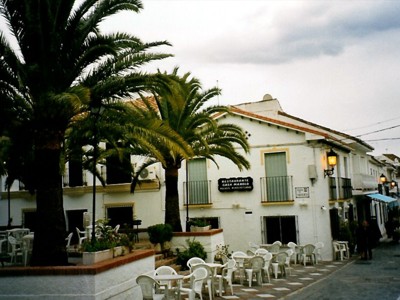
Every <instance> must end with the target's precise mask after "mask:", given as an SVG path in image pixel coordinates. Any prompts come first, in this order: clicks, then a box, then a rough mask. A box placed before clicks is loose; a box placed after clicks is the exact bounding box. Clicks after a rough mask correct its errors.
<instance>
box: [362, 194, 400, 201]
mask: <svg viewBox="0 0 400 300" xmlns="http://www.w3.org/2000/svg"><path fill="white" fill-rule="evenodd" d="M367 196H368V197H370V198H373V199H377V200H381V201H384V202H387V203H390V202H392V201H396V200H397V199H395V198H392V197H388V196H385V195H382V194H368V195H367Z"/></svg>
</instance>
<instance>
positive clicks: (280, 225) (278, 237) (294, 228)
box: [263, 216, 299, 244]
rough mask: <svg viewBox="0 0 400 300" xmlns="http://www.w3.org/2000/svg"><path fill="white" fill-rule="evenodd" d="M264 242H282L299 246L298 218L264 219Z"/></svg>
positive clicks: (278, 217) (277, 217)
mask: <svg viewBox="0 0 400 300" xmlns="http://www.w3.org/2000/svg"><path fill="white" fill-rule="evenodd" d="M263 223H264V241H266V242H267V244H272V243H273V242H275V241H281V242H282V243H283V244H287V243H289V242H294V243H296V244H299V240H298V224H297V216H271V217H263Z"/></svg>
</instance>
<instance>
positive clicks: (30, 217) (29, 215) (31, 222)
mask: <svg viewBox="0 0 400 300" xmlns="http://www.w3.org/2000/svg"><path fill="white" fill-rule="evenodd" d="M36 216H37V213H36V209H24V210H23V211H22V217H23V227H25V228H29V229H30V231H31V232H35V229H36V223H37V217H36Z"/></svg>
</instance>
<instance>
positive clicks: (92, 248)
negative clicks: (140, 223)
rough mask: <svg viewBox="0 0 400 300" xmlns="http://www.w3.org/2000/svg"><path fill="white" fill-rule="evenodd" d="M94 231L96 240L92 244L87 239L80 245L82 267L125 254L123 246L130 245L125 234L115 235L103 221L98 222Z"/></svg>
mask: <svg viewBox="0 0 400 300" xmlns="http://www.w3.org/2000/svg"><path fill="white" fill-rule="evenodd" d="M95 230H96V240H95V241H94V242H92V241H91V240H88V239H87V240H85V241H84V242H83V243H82V248H81V250H82V252H83V253H82V261H83V264H84V265H89V264H93V263H96V262H99V261H102V260H106V259H111V258H113V257H116V256H120V255H123V254H125V252H126V248H125V249H124V246H128V247H129V245H130V241H129V238H128V236H127V235H126V234H121V233H116V232H115V230H114V229H113V228H112V227H111V226H109V225H107V221H105V220H100V221H98V222H97V224H96V228H95ZM128 249H129V248H128ZM128 251H130V250H128Z"/></svg>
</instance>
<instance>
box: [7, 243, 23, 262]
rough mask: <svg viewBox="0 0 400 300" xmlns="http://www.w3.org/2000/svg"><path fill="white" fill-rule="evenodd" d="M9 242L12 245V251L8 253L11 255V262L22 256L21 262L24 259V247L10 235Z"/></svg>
mask: <svg viewBox="0 0 400 300" xmlns="http://www.w3.org/2000/svg"><path fill="white" fill-rule="evenodd" d="M8 243H9V244H10V246H11V252H9V253H8V255H10V257H11V263H15V264H16V263H17V258H18V257H21V262H22V259H23V249H22V246H21V244H19V243H18V242H17V239H16V238H15V237H13V236H9V237H8Z"/></svg>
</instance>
